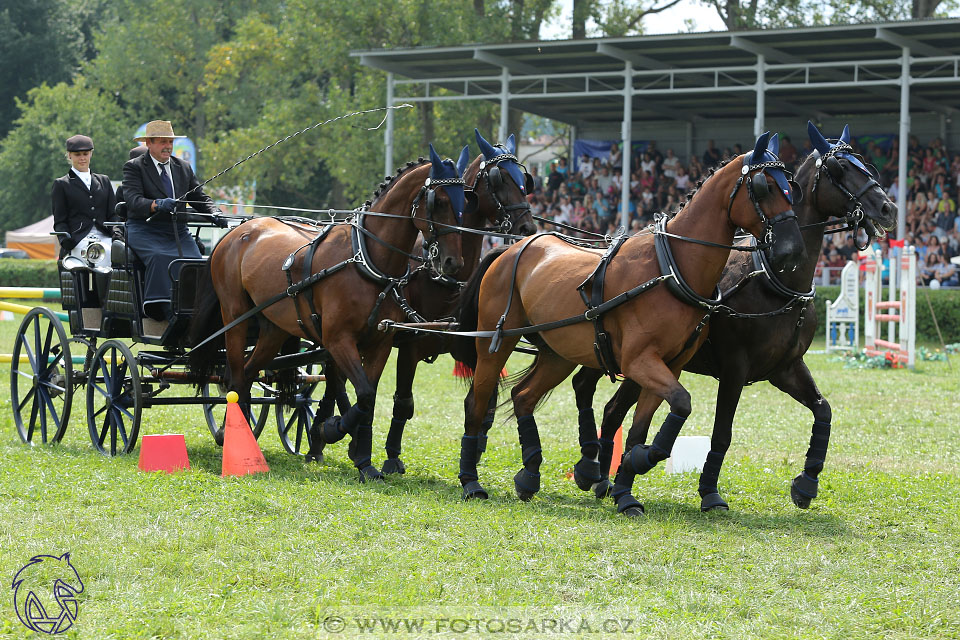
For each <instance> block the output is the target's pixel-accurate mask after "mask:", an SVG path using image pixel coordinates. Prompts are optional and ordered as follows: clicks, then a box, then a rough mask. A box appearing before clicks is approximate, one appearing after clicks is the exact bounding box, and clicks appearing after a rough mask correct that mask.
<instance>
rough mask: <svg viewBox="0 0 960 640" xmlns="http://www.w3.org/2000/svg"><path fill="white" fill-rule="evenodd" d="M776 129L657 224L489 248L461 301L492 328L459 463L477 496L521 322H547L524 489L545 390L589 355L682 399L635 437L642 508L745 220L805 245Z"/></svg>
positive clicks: (635, 510)
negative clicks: (642, 476) (653, 428)
mask: <svg viewBox="0 0 960 640" xmlns="http://www.w3.org/2000/svg"><path fill="white" fill-rule="evenodd" d="M769 138H770V134H769V132H768V133H765V134H763V135H762V136H760V137H759V138H758V139H757V141H756V145H755V147H754V150H753V151H752V152H751V153H749V154H746V155H743V156H739V157H738V158H737V159H735V160H734V161H733V162H731V163H729V164H727V165H725V166H723V167H722V168H720V169H718V170H716V172H715V173H713V174H712V175H711V176H710V177H709V178H708V179H707V180H706V181H704V182H703V184H702V185H701V186H700V188H699V189H698V190H697V192H696V193H695V194H693V196H692V197H691V200H690V201H689V202H688V203H687V204H686V206H684V207H683V208H682V209H681V210H680V212H679V213H677V214H676V216H674V217H673V218H672V219H671V220H669V221H668V222H666V223H663V222H662V221H661V224H660V226H659V227H658V228H657V230H656V232H655V233H652V234H647V235H638V236H633V237H630V238H626V239H624V238H623V237H622V236H621V237H620V238H619V239H618V240H616V241H615V242H614V243H613V244H612V245H611V248H609V249H607V251H606V252H601V251H600V250H595V249H587V248H583V247H579V246H573V245H571V244H570V243H568V242H566V241H564V240H562V239H561V238H559V237H557V235H555V234H539V235H536V236H534V237H532V238H527V239H525V240H523V241H521V242H519V243H517V244H515V245H513V246H511V247H510V248H508V249H506V250H505V251H502V252H491V253H489V254H488V255H487V256H486V257H485V258H484V260H483V261H482V262H481V264H480V267H479V269H478V270H477V272H476V273H475V274H474V275H473V277H472V278H471V280H470V282H469V283H468V285H467V287H466V289H465V290H464V292H463V295H462V297H461V303H460V305H461V306H460V309H459V314H458V319H459V324H460V328H461V330H462V331H463V330H465V332H467V333H468V334H469V333H471V330H472V328H473V327H476V328H477V329H478V331H476V332H472V333H473V335H475V336H476V341H475V354H476V363H475V366H474V371H475V373H474V378H473V381H472V384H471V387H470V391H469V392H468V394H467V397H466V399H465V400H464V409H465V411H464V414H465V417H464V435H463V438H462V440H461V451H460V473H459V476H458V477H459V479H460V482H461V484H462V485H463V497H464V498H465V499H470V498H486V497H487V495H488V494H487V491H486V490H485V489H484V488H483V486H482V485H480V483H479V477H478V473H477V460H478V457H479V446H478V445H479V444H480V435H481V431H482V422H483V418H484V415H485V414H486V413H487V410H488V408H489V406H490V402H491V400H494V399H495V393H496V389H497V384H498V380H499V375H500V371H501V369H502V368H503V365H504V364H505V363H506V360H507V358H508V357H509V356H510V353H511V351H512V350H513V348H514V347H515V346H516V344H517V342H518V341H519V340H520V334H522V333H532V332H533V331H536V332H537V333H536V335H535V336H533V337H534V338H535V340H537V341H539V344H538V346H539V353H538V355H537V356H536V358H535V359H534V362H533V364H532V365H531V367H530V368H529V369H528V370H527V371H525V372H524V373H523V375H522V377H521V379H520V380H519V382H518V383H517V384H516V386H514V387H513V389H512V399H513V409H514V415H516V416H517V423H518V429H517V430H518V434H519V439H520V447H521V450H522V462H523V468H522V469H521V470H520V471H519V472H518V473H517V474H516V476H515V477H514V486H515V488H516V491H517V494H518V496H519V497H520V498H521V499H522V500H529V499H530V498H532V497H533V495H534V494H535V493H536V492H537V491H539V489H540V472H539V468H540V464H541V461H542V455H541V448H540V436H539V433H538V431H537V425H536V420H535V418H534V416H533V411H534V408H535V407H536V405H537V403H538V402H539V401H540V400H541V399H542V398H543V397H544V395H545V394H546V393H547V392H548V391H550V390H551V389H553V388H554V387H555V386H557V385H558V384H560V383H561V382H563V380H564V379H565V378H566V377H567V376H568V375H569V374H570V373H571V372H572V371H573V370H574V369H575V368H576V366H577V365H578V364H580V365H585V366H588V367H594V368H597V367H601V366H605V368H607V370H608V371H610V372H611V373H612V372H614V371H616V370H620V369H622V372H623V374H624V375H625V376H626V377H628V378H630V379H632V380H634V381H635V382H637V383H638V384H640V385H641V386H643V387H644V388H646V389H649V390H650V391H652V392H653V393H655V394H656V395H657V396H658V397H661V398H663V399H665V400H666V401H667V402H668V403H669V404H670V410H671V413H670V415H669V416H668V418H667V420H666V421H665V422H664V424H663V426H662V427H661V429H660V433H659V434H658V435H657V439H656V441H655V443H654V447H652V448H648V447H644V446H643V445H638V446H637V447H636V448H635V449H634V450H632V451H630V453H629V454H628V456H627V458H626V459H627V460H628V461H629V462H628V464H627V465H624V466H625V467H627V468H629V469H630V472H629V473H625V472H622V473H621V474H620V476H618V478H617V485H616V487H615V488H614V495H615V497H616V499H617V505H618V510H619V511H620V512H621V513H626V514H627V515H639V514H640V513H642V509H643V507H642V505H641V504H640V503H639V502H638V501H637V500H636V499H635V498H634V497H633V496H632V495H630V489H631V487H632V484H633V479H634V475H636V473H642V472H643V471H644V470H646V469H648V468H652V466H653V465H655V464H656V463H657V462H659V461H660V460H664V459H666V458H667V457H668V456H669V452H670V449H671V448H672V446H673V442H674V440H675V439H676V438H677V435H678V434H679V431H680V428H681V427H682V425H683V423H684V421H685V420H686V418H687V416H688V415H689V414H690V394H689V393H688V392H687V390H686V389H684V388H683V386H682V385H681V384H680V383H679V381H678V380H677V377H678V375H679V373H680V369H681V368H682V366H683V365H684V364H685V363H686V361H687V360H688V359H689V358H690V357H691V356H692V355H693V353H694V352H695V351H696V346H697V345H698V343H699V341H700V340H701V338H700V337H699V335H698V334H699V332H698V331H697V328H698V327H701V326H702V324H703V322H704V318H705V310H706V311H707V312H709V311H708V309H709V308H710V306H711V304H712V301H711V300H710V299H708V298H706V296H708V295H710V294H711V292H712V291H713V290H714V289H715V287H716V285H717V282H718V281H719V280H720V275H721V272H722V270H723V266H724V264H725V263H726V261H727V257H728V255H729V252H730V249H731V244H730V243H731V242H732V241H733V238H734V232H735V231H736V229H737V228H738V227H741V228H743V229H745V230H747V231H748V232H749V233H751V234H752V235H754V236H755V237H756V238H758V239H760V240H762V241H763V242H764V244H765V245H768V246H769V247H770V250H771V261H772V262H773V264H774V267H775V268H776V269H778V270H782V269H784V268H787V269H789V268H792V267H794V266H795V265H796V264H797V263H798V262H800V260H801V259H802V258H803V254H804V246H803V241H802V238H801V234H800V229H799V227H798V225H797V221H796V216H795V214H794V213H793V209H792V205H791V198H792V196H791V190H790V186H789V184H788V182H787V178H786V175H785V174H784V165H783V163H781V162H779V160H777V159H776V157H775V156H774V155H773V154H772V153H771V152H770V150H769V149H768V147H767V143H768V141H769ZM602 253H603V254H604V255H601V254H602ZM598 260H599V262H600V264H599V265H598V264H597V262H598ZM604 271H605V275H604V274H602V273H601V272H604ZM638 282H639V283H641V284H637V283H638ZM581 283H582V284H581ZM660 283H664V284H666V286H664V287H660V286H657V285H658V284H660ZM578 285H580V286H579V287H578ZM601 289H602V290H601ZM581 294H582V297H581ZM594 294H599V295H594ZM585 304H586V306H587V309H588V310H587V311H586V313H585V312H584V306H585ZM598 320H601V321H602V322H598ZM587 321H594V325H593V326H591V325H590V323H589V322H587ZM530 325H533V327H531V326H530ZM595 345H596V347H597V348H596V349H595ZM617 363H619V366H618V365H617ZM468 364H473V363H468Z"/></svg>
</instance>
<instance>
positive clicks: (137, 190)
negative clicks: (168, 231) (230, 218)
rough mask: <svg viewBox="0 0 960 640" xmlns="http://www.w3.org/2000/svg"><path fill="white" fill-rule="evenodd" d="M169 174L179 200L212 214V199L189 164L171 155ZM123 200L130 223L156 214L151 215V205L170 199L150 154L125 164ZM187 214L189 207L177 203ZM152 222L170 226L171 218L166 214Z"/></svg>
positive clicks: (180, 210)
mask: <svg viewBox="0 0 960 640" xmlns="http://www.w3.org/2000/svg"><path fill="white" fill-rule="evenodd" d="M170 174H171V175H172V176H173V192H174V195H175V196H176V197H177V198H178V199H183V200H186V201H189V202H190V203H191V204H190V206H191V207H193V208H194V210H196V211H200V212H202V213H213V211H214V206H213V200H211V199H210V196H208V195H206V194H205V193H204V192H203V191H202V190H200V188H199V187H200V183H199V182H198V181H197V177H196V176H195V175H194V173H193V169H191V168H190V165H189V164H188V163H186V162H184V161H183V160H181V159H180V158H177V157H175V156H170ZM123 197H124V199H125V200H126V202H127V219H128V220H146V219H147V218H149V217H150V216H151V215H154V214H152V213H150V204H151V203H152V202H153V201H154V200H159V199H162V198H166V197H167V194H166V193H165V192H164V191H163V185H162V184H161V182H160V172H159V171H157V165H156V164H155V163H154V162H153V157H152V156H151V155H150V154H149V153H145V154H143V155H142V156H140V157H139V158H134V159H133V160H127V163H126V164H124V165H123ZM186 211H187V205H186V204H185V203H183V202H178V203H177V212H186ZM153 221H155V222H166V223H169V222H170V218H169V216H167V214H160V215H159V216H157V217H156V218H154V219H153Z"/></svg>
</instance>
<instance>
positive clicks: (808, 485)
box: [790, 473, 818, 509]
mask: <svg viewBox="0 0 960 640" xmlns="http://www.w3.org/2000/svg"><path fill="white" fill-rule="evenodd" d="M817 485H818V483H817V481H816V480H813V479H812V478H809V477H808V476H807V475H805V474H803V473H801V474H800V475H798V476H797V477H796V478H794V479H793V482H791V483H790V499H791V500H793V504H795V505H797V506H798V507H800V508H801V509H807V508H809V507H810V502H811V501H812V500H813V499H814V498H816V497H817Z"/></svg>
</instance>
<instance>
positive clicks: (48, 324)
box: [10, 307, 73, 444]
mask: <svg viewBox="0 0 960 640" xmlns="http://www.w3.org/2000/svg"><path fill="white" fill-rule="evenodd" d="M22 356H26V358H27V362H20V358H21V357H22ZM72 400H73V364H72V361H71V360H70V343H69V341H68V340H67V334H66V332H65V331H64V330H63V323H62V322H60V318H58V317H57V314H55V313H54V312H53V311H51V310H50V309H47V308H46V307H34V308H33V309H31V310H30V311H29V312H28V313H27V315H26V316H24V318H23V322H21V323H20V329H19V330H18V332H17V337H16V339H15V340H14V343H13V359H12V360H11V362H10V402H11V403H12V405H13V421H14V424H16V426H17V433H19V434H20V439H21V440H23V441H24V442H25V443H27V444H36V443H40V444H47V443H48V442H60V439H61V438H63V434H64V432H66V430H67V420H69V418H70V403H71V401H72Z"/></svg>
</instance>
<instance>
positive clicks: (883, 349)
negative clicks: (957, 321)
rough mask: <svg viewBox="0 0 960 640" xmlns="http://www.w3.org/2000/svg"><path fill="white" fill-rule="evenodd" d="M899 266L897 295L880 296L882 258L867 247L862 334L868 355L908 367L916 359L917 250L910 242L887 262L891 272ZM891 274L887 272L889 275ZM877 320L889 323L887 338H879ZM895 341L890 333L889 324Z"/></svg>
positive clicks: (911, 365) (879, 325) (878, 253)
mask: <svg viewBox="0 0 960 640" xmlns="http://www.w3.org/2000/svg"><path fill="white" fill-rule="evenodd" d="M896 267H899V269H898V271H899V274H898V275H899V277H898V278H897V280H898V281H899V283H900V299H899V300H887V301H883V299H882V282H883V278H882V275H881V274H882V271H883V259H882V257H881V255H880V252H879V251H873V250H872V249H868V250H867V251H866V260H865V261H864V271H865V278H864V288H865V295H864V299H865V305H864V312H863V315H864V318H863V337H864V346H865V347H866V350H865V352H866V354H867V355H868V356H884V357H886V358H890V359H892V360H893V362H894V364H898V365H904V364H905V365H906V366H908V367H910V368H911V369H912V368H913V367H914V364H915V361H916V334H917V325H916V316H917V304H916V297H917V295H916V294H917V253H916V249H915V248H914V247H912V246H904V247H903V250H902V251H901V252H900V256H899V259H898V260H894V261H893V263H892V264H891V265H890V271H891V272H893V271H894V269H895V268H896ZM893 277H895V276H894V275H893V273H891V278H893ZM881 323H889V324H888V327H889V333H888V338H890V339H888V340H883V339H881V338H879V337H878V336H880V335H881V329H880V328H881ZM894 326H895V327H896V333H897V336H898V338H899V341H896V338H894V337H893V333H892V332H893V328H894Z"/></svg>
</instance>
